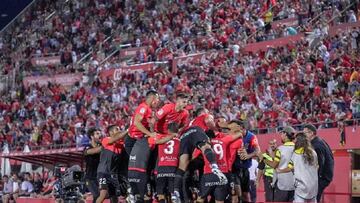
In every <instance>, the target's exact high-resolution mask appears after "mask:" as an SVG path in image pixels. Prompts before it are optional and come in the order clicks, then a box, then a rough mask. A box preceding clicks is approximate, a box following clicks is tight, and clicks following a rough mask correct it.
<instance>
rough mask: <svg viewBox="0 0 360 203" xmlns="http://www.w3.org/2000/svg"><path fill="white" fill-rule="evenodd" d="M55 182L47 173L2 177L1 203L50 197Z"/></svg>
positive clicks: (15, 174)
mask: <svg viewBox="0 0 360 203" xmlns="http://www.w3.org/2000/svg"><path fill="white" fill-rule="evenodd" d="M56 180H57V178H55V177H54V176H49V175H48V173H44V174H43V175H42V174H40V173H38V172H34V173H28V172H25V173H20V174H19V175H18V174H17V173H12V174H11V175H10V176H8V175H4V176H3V177H2V179H1V186H2V191H1V196H2V202H3V203H8V202H15V201H16V199H17V198H19V197H33V198H34V197H52V193H53V189H54V184H55V182H56Z"/></svg>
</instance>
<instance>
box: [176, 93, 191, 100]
mask: <svg viewBox="0 0 360 203" xmlns="http://www.w3.org/2000/svg"><path fill="white" fill-rule="evenodd" d="M188 98H189V96H188V95H187V94H185V93H177V94H176V99H188Z"/></svg>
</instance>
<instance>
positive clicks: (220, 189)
mask: <svg viewBox="0 0 360 203" xmlns="http://www.w3.org/2000/svg"><path fill="white" fill-rule="evenodd" d="M210 194H211V195H213V196H214V198H215V200H216V201H224V200H225V199H226V197H227V196H228V194H229V184H226V185H220V184H219V178H218V177H217V176H216V175H214V174H204V175H203V177H202V178H201V188H200V196H201V198H202V199H206V198H207V196H208V195H210Z"/></svg>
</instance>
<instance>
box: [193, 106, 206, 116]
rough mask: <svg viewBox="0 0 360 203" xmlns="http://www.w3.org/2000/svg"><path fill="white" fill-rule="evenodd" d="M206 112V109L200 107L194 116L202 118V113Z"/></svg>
mask: <svg viewBox="0 0 360 203" xmlns="http://www.w3.org/2000/svg"><path fill="white" fill-rule="evenodd" d="M204 110H205V108H204V107H199V108H197V109H196V111H195V112H194V114H195V115H194V116H195V117H198V116H200V114H201V112H203V111H204Z"/></svg>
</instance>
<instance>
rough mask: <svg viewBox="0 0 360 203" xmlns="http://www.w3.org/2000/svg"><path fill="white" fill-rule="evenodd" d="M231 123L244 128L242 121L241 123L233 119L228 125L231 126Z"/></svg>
mask: <svg viewBox="0 0 360 203" xmlns="http://www.w3.org/2000/svg"><path fill="white" fill-rule="evenodd" d="M233 123H235V124H237V125H239V126H241V127H243V128H245V123H244V121H241V120H238V119H234V120H231V121H230V122H229V124H233Z"/></svg>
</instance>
